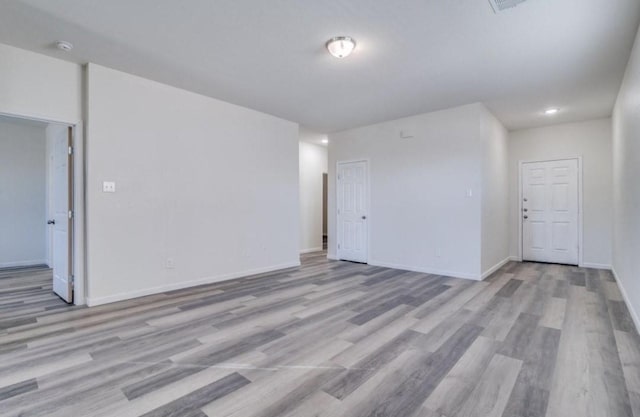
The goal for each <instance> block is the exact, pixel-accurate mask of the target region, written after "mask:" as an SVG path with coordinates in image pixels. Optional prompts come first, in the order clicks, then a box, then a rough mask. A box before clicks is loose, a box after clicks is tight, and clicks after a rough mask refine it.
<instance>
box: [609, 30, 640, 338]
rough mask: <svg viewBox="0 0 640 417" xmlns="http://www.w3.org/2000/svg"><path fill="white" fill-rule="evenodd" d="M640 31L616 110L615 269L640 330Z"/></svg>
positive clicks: (614, 148) (614, 178)
mask: <svg viewBox="0 0 640 417" xmlns="http://www.w3.org/2000/svg"><path fill="white" fill-rule="evenodd" d="M639 179H640V32H639V33H638V36H637V38H636V43H635V46H634V48H633V52H632V54H631V59H630V60H629V65H628V67H627V72H626V75H625V78H624V81H623V83H622V87H621V89H620V94H619V95H618V100H617V102H616V106H615V109H614V111H613V219H614V221H613V268H614V271H615V274H616V277H617V279H618V283H619V284H620V286H621V287H622V290H623V293H624V294H625V298H626V300H627V305H628V306H629V309H630V310H631V312H632V315H633V318H634V321H635V323H636V327H638V328H640V317H639V316H638V314H640V185H639V184H638V181H639Z"/></svg>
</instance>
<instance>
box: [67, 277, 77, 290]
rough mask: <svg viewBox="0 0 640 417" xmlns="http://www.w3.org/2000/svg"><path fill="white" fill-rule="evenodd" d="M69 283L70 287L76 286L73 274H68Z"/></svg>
mask: <svg viewBox="0 0 640 417" xmlns="http://www.w3.org/2000/svg"><path fill="white" fill-rule="evenodd" d="M69 283H70V284H71V288H73V287H75V286H76V277H75V276H73V275H69Z"/></svg>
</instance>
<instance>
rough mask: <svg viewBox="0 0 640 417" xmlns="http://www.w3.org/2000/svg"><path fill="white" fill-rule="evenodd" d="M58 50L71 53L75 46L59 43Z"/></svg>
mask: <svg viewBox="0 0 640 417" xmlns="http://www.w3.org/2000/svg"><path fill="white" fill-rule="evenodd" d="M56 48H58V49H59V50H61V51H65V52H69V51H70V50H72V49H73V45H72V44H71V42H67V41H57V42H56Z"/></svg>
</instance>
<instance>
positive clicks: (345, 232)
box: [337, 161, 369, 263]
mask: <svg viewBox="0 0 640 417" xmlns="http://www.w3.org/2000/svg"><path fill="white" fill-rule="evenodd" d="M367 180H368V179H367V163H366V162H365V161H360V162H348V163H339V164H338V198H337V203H338V204H337V206H338V207H337V208H338V213H337V215H338V239H337V246H338V248H337V250H338V254H337V255H338V258H339V259H344V260H347V261H354V262H365V263H366V262H367V260H368V257H367V256H368V254H367V242H368V240H367V235H368V227H367V216H368V209H369V207H368V201H369V200H368V196H367Z"/></svg>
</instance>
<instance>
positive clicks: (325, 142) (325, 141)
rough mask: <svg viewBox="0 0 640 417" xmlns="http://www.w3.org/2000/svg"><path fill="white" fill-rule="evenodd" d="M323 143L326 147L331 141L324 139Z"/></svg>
mask: <svg viewBox="0 0 640 417" xmlns="http://www.w3.org/2000/svg"><path fill="white" fill-rule="evenodd" d="M321 142H322V143H323V144H325V145H326V144H327V143H329V139H327V138H324V139H322V140H321Z"/></svg>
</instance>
